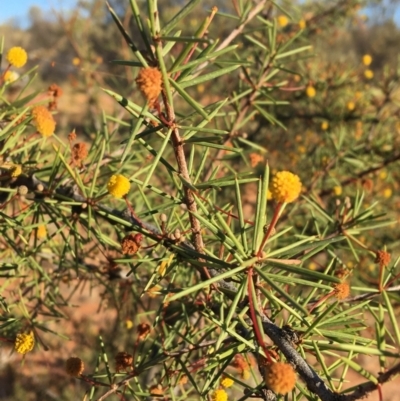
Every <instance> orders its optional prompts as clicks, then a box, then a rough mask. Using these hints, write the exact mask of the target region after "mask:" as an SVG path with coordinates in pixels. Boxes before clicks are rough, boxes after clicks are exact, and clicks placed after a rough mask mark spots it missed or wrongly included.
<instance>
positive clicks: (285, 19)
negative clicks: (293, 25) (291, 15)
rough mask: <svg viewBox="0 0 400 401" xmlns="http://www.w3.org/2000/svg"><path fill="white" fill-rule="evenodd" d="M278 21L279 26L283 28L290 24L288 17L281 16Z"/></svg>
mask: <svg viewBox="0 0 400 401" xmlns="http://www.w3.org/2000/svg"><path fill="white" fill-rule="evenodd" d="M277 20H278V25H279V26H280V27H281V28H284V27H285V26H287V24H288V23H289V19H288V17H286V15H280V16H279V17H278V18H277Z"/></svg>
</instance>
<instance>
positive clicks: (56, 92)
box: [48, 84, 63, 97]
mask: <svg viewBox="0 0 400 401" xmlns="http://www.w3.org/2000/svg"><path fill="white" fill-rule="evenodd" d="M48 94H49V96H54V97H61V96H62V94H63V91H62V89H61V88H60V87H59V86H58V85H57V84H51V85H50V86H49V89H48Z"/></svg>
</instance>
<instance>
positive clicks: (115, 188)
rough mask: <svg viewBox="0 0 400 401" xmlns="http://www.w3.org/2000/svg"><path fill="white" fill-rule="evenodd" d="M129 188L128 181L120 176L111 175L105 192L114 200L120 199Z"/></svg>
mask: <svg viewBox="0 0 400 401" xmlns="http://www.w3.org/2000/svg"><path fill="white" fill-rule="evenodd" d="M130 188H131V184H130V182H129V180H128V179H127V178H126V177H124V176H123V175H121V174H114V175H112V176H111V178H110V179H109V181H108V184H107V190H108V192H109V193H110V194H111V195H112V196H114V198H122V197H123V196H124V195H126V194H127V193H128V192H129V189H130Z"/></svg>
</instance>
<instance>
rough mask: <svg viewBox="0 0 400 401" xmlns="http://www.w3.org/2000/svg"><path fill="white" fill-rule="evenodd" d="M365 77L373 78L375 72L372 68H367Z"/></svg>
mask: <svg viewBox="0 0 400 401" xmlns="http://www.w3.org/2000/svg"><path fill="white" fill-rule="evenodd" d="M364 77H365V78H367V79H372V78H373V77H374V72H373V71H372V70H365V71H364Z"/></svg>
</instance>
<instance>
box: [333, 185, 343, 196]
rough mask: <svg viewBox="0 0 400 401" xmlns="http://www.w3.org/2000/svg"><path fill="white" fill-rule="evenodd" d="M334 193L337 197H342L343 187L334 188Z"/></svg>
mask: <svg viewBox="0 0 400 401" xmlns="http://www.w3.org/2000/svg"><path fill="white" fill-rule="evenodd" d="M333 192H334V193H335V195H336V196H340V195H342V192H343V190H342V187H341V186H340V185H336V186H334V187H333Z"/></svg>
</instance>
